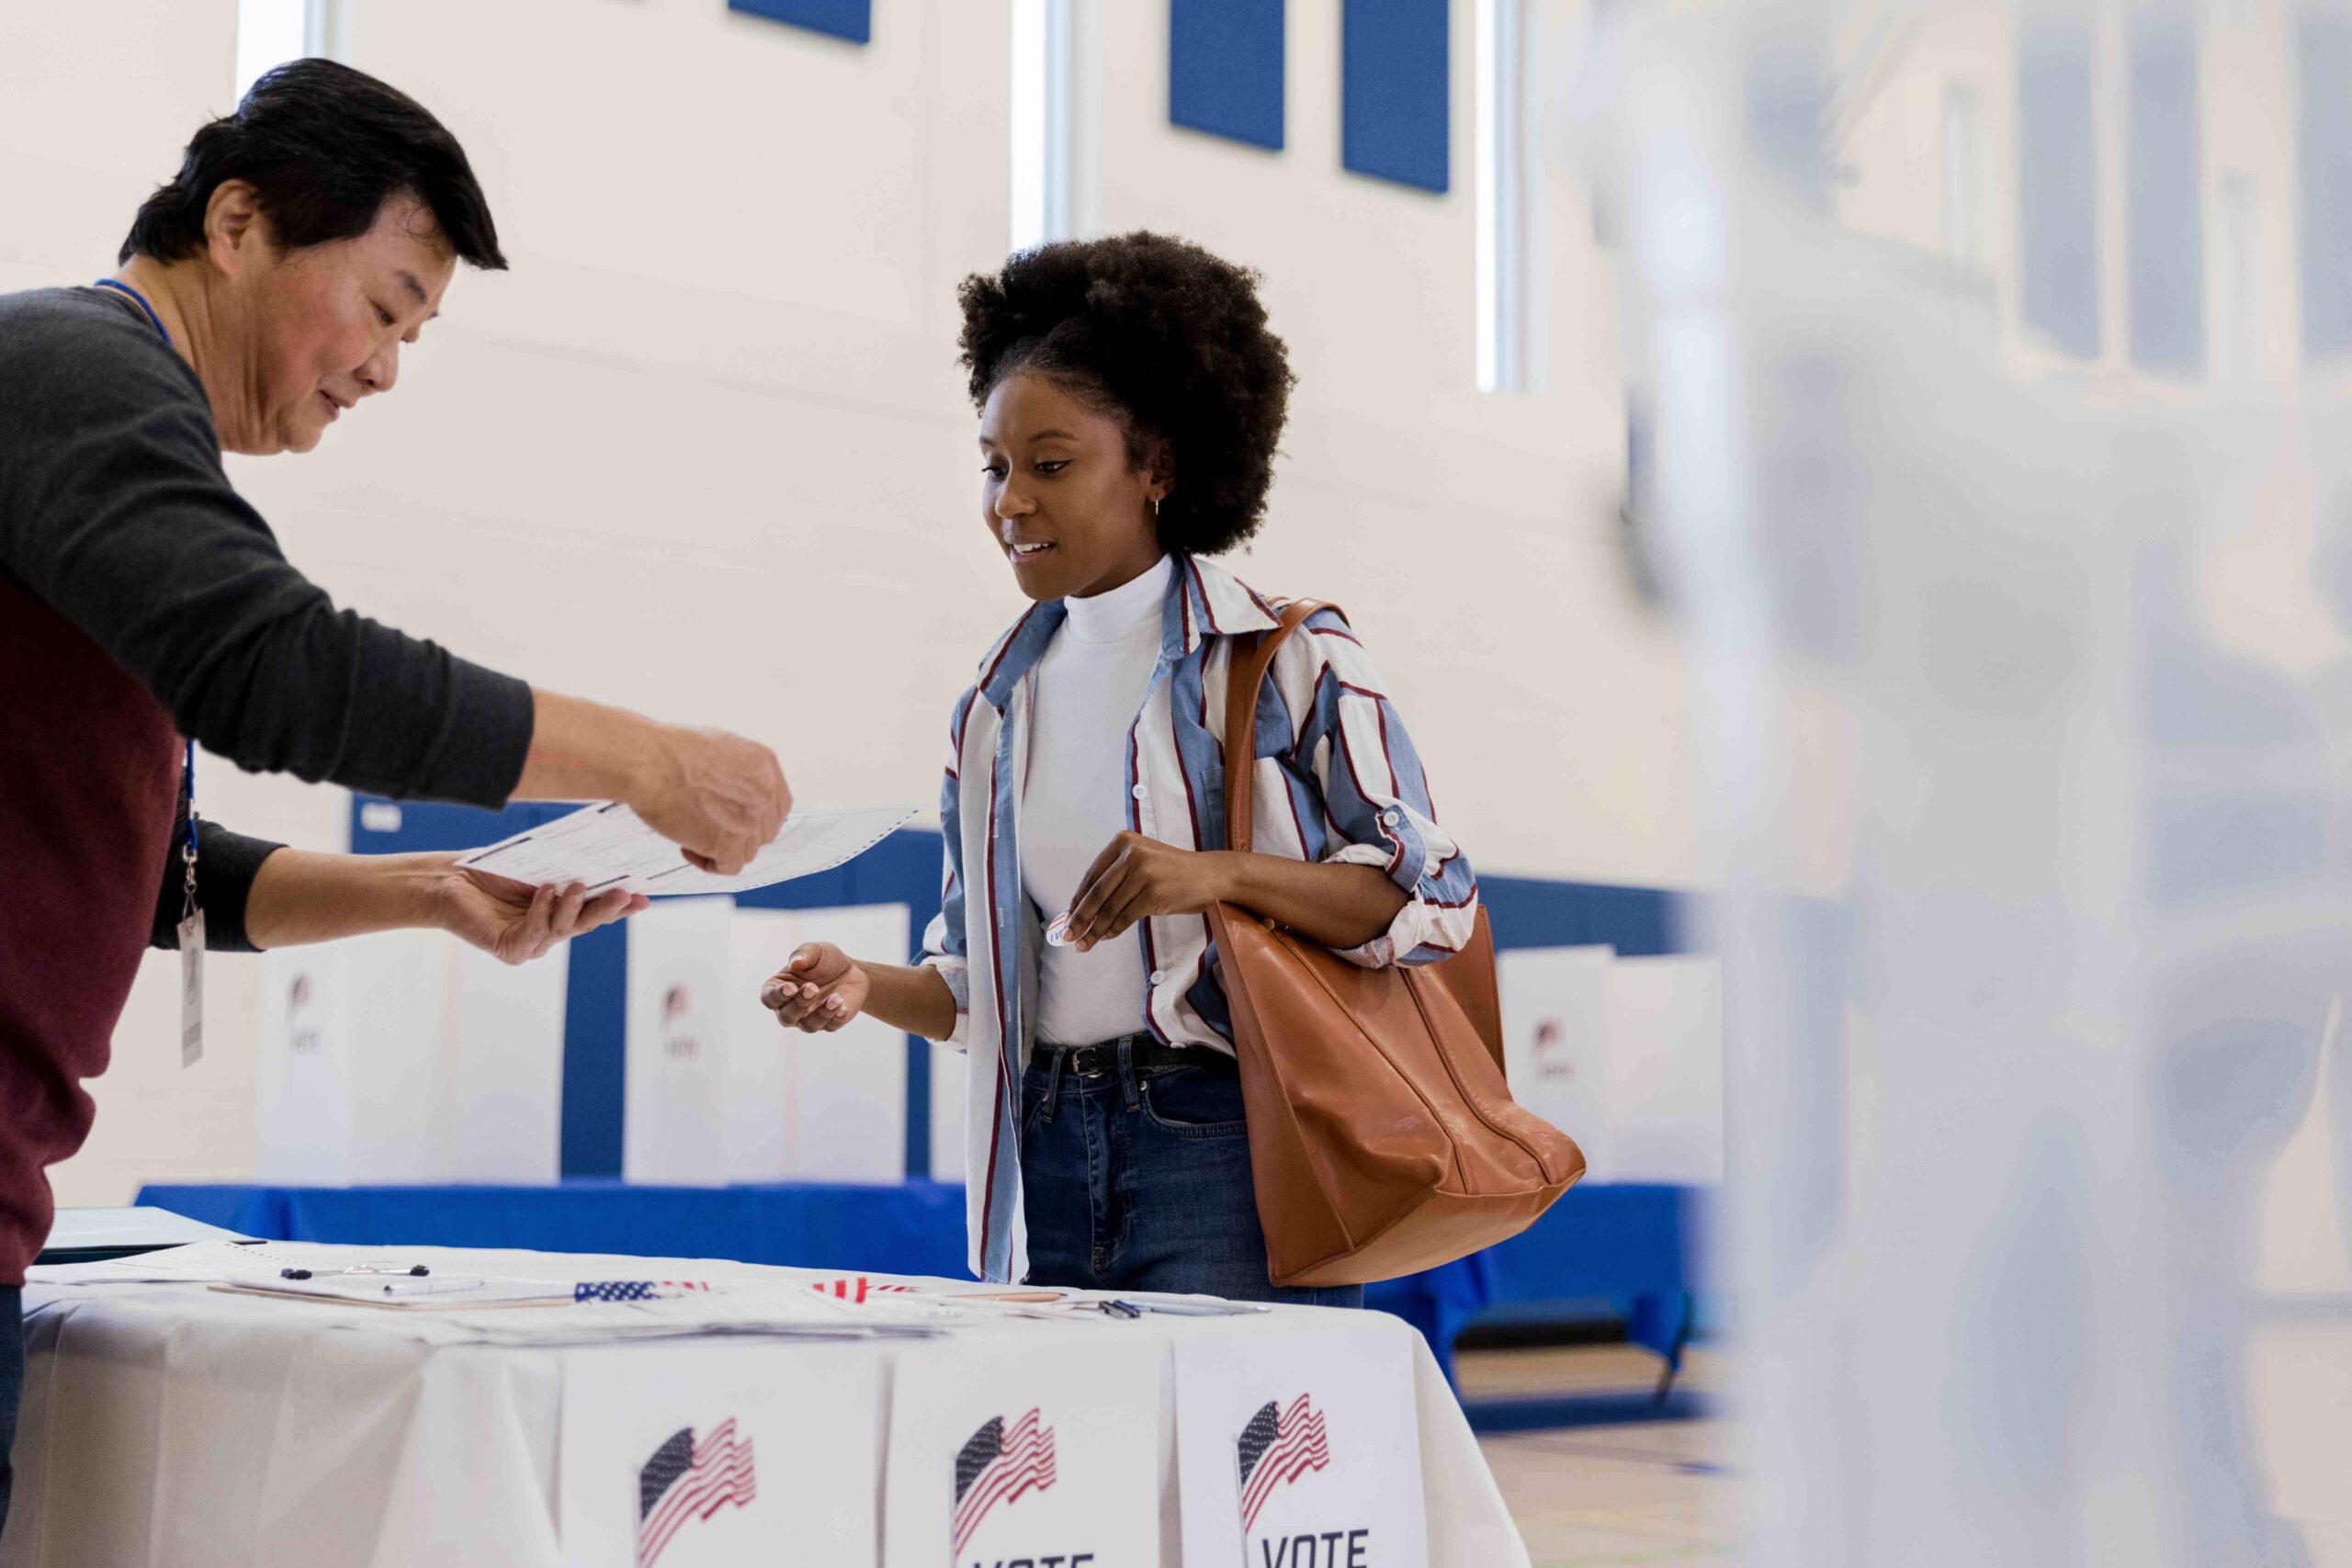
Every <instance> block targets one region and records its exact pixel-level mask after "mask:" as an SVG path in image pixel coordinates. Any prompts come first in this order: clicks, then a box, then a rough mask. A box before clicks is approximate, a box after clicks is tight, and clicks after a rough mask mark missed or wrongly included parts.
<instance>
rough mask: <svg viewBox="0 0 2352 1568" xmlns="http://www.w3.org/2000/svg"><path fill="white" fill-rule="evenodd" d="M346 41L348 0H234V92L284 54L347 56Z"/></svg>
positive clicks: (285, 57) (241, 92) (348, 37)
mask: <svg viewBox="0 0 2352 1568" xmlns="http://www.w3.org/2000/svg"><path fill="white" fill-rule="evenodd" d="M350 42H351V0H237V96H238V97H240V98H242V97H243V96H245V89H246V88H248V87H250V86H252V85H254V82H255V81H256V80H258V79H259V78H260V76H261V75H262V73H264V72H266V71H268V70H269V69H270V68H271V67H273V66H277V65H283V64H285V63H286V62H288V61H289V60H301V59H305V58H307V57H308V56H311V55H314V54H321V55H324V56H326V57H327V58H328V59H330V60H348V59H349V58H350V57H351V48H350Z"/></svg>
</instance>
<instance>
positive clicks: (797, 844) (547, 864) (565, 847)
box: [458, 801, 920, 897]
mask: <svg viewBox="0 0 2352 1568" xmlns="http://www.w3.org/2000/svg"><path fill="white" fill-rule="evenodd" d="M918 809H920V808H919V807H912V806H881V807H863V808H859V809H855V810H834V811H825V810H799V811H795V812H794V813H793V814H792V815H791V817H790V818H787V819H786V822H785V824H784V831H783V832H781V833H779V834H777V835H776V839H775V842H774V843H772V844H770V845H768V847H767V848H765V849H763V850H762V851H761V852H759V853H758V854H756V855H754V856H753V857H752V863H751V864H749V865H747V866H745V867H744V868H743V869H742V870H741V871H740V872H738V873H737V874H734V875H733V876H720V875H718V874H715V873H712V872H707V871H701V870H698V869H696V868H695V866H693V865H691V864H689V863H687V862H686V860H685V859H684V856H683V855H681V854H680V853H679V851H678V846H677V845H675V844H673V843H672V842H671V841H670V840H667V839H665V838H663V837H662V835H661V834H659V833H657V832H655V831H654V830H653V829H650V828H649V827H647V826H646V825H645V824H644V822H643V821H641V820H640V819H639V817H638V815H637V813H636V812H634V811H632V810H630V809H629V808H628V807H626V806H623V805H621V804H620V803H619V802H617V801H605V802H604V803H602V804H601V805H596V806H590V807H583V808H582V809H581V810H578V811H575V812H573V813H572V814H571V816H569V817H560V818H557V819H556V820H555V821H553V822H548V823H545V824H542V825H541V826H539V827H537V828H534V829H531V830H530V831H528V832H526V833H517V834H515V836H514V837H513V838H511V839H507V840H503V841H502V842H500V843H495V844H492V845H491V846H490V847H489V848H488V849H485V850H476V851H475V852H473V853H471V854H469V855H468V856H466V857H465V858H464V859H462V860H460V861H459V862H458V864H459V865H462V866H465V867H467V868H469V870H474V871H486V872H490V873H492V874H495V875H499V876H511V877H513V878H514V879H515V881H517V882H527V883H530V884H532V885H533V886H546V885H548V884H550V883H553V884H562V883H571V882H577V883H580V884H582V886H585V887H586V888H587V889H588V891H589V893H590V894H591V895H592V896H593V895H594V894H598V893H610V892H615V891H618V892H623V893H643V894H645V895H647V896H649V897H673V896H678V895H684V894H690V893H749V892H751V891H752V889H753V888H757V887H766V886H772V885H774V884H775V883H778V882H789V881H791V880H792V879H793V878H795V877H798V876H814V875H816V874H818V873H819V872H820V871H831V870H832V869H833V867H835V866H837V865H842V864H844V863H847V862H850V861H854V860H855V859H856V858H857V857H858V856H860V855H862V854H864V853H865V852H866V851H868V850H870V849H872V848H873V847H874V846H875V845H876V844H878V843H880V842H881V841H882V840H885V839H887V838H888V837H889V836H890V835H891V834H892V833H894V832H896V831H898V830H899V829H900V828H902V827H904V826H906V824H907V821H908V819H909V818H912V817H913V816H914V814H915V812H916V811H917V810H918Z"/></svg>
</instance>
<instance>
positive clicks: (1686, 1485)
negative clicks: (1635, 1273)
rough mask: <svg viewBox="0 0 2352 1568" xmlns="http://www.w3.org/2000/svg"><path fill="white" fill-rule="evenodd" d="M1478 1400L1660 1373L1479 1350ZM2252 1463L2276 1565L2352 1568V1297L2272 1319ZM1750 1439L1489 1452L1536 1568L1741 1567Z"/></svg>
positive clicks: (1707, 1371)
mask: <svg viewBox="0 0 2352 1568" xmlns="http://www.w3.org/2000/svg"><path fill="white" fill-rule="evenodd" d="M1456 1365H1457V1368H1458V1371H1459V1376H1460V1380H1461V1382H1462V1386H1463V1393H1464V1396H1465V1397H1466V1398H1467V1399H1468V1400H1469V1401H1471V1402H1472V1403H1473V1404H1476V1403H1478V1402H1480V1401H1504V1400H1511V1399H1531V1398H1543V1397H1561V1396H1590V1395H1611V1394H1624V1393H1633V1392H1635V1391H1642V1390H1647V1389H1649V1388H1650V1387H1652V1385H1653V1384H1654V1383H1655V1382H1656V1380H1657V1360H1656V1359H1654V1358H1652V1357H1651V1356H1650V1355H1649V1354H1648V1353H1647V1352H1645V1351H1642V1350H1636V1349H1632V1348H1627V1347H1624V1346H1622V1345H1600V1346H1589V1347H1578V1348H1542V1349H1520V1350H1480V1351H1469V1352H1464V1354H1463V1355H1462V1356H1461V1357H1460V1358H1458V1359H1457V1362H1456ZM1727 1370H1728V1367H1727V1363H1726V1361H1725V1359H1724V1355H1723V1353H1722V1352H1720V1351H1712V1352H1711V1351H1709V1350H1707V1349H1705V1348H1696V1349H1694V1350H1693V1351H1692V1352H1691V1364H1690V1366H1689V1369H1688V1371H1686V1373H1685V1374H1684V1382H1683V1386H1684V1387H1686V1388H1689V1389H1691V1390H1692V1391H1693V1392H1695V1393H1701V1394H1704V1393H1709V1392H1711V1391H1720V1390H1721V1389H1722V1387H1723V1386H1724V1379H1725V1374H1726V1371H1727ZM2238 1370H2239V1374H2240V1382H2239V1387H2240V1389H2241V1393H2242V1397H2243V1401H2244V1403H2243V1418H2244V1420H2245V1432H2246V1436H2247V1450H2246V1452H2245V1456H2244V1457H2245V1461H2246V1462H2247V1464H2248V1465H2249V1466H2250V1467H2251V1471H2252V1475H2251V1478H2250V1479H2251V1480H2252V1482H2253V1483H2254V1485H2255V1487H2256V1491H2257V1493H2258V1495H2259V1502H2260V1506H2262V1508H2263V1510H2264V1513H2265V1514H2266V1515H2267V1522H2266V1523H2265V1525H2264V1527H2263V1528H2264V1529H2266V1530H2267V1532H2268V1536H2267V1539H2268V1542H2269V1544H2268V1546H2267V1548H2266V1552H2267V1560H2268V1561H2271V1562H2277V1563H2280V1564H2292V1565H2294V1568H2352V1488H2347V1487H2346V1484H2345V1476H2346V1461H2345V1455H2346V1451H2347V1447H2346V1445H2347V1439H2352V1297H2344V1298H2340V1299H2339V1298H2329V1299H2328V1300H2326V1301H2324V1302H2317V1303H2315V1304H2314V1303H2306V1304H2305V1305H2303V1306H2302V1307H2301V1308H2299V1309H2296V1310H2291V1311H2290V1310H2285V1309H2280V1310H2277V1311H2273V1312H2271V1313H2269V1314H2267V1316H2266V1318H2265V1319H2264V1320H2263V1321H2261V1322H2259V1323H2258V1324H2257V1325H2255V1326H2254V1328H2253V1330H2252V1332H2251V1333H2250V1334H2249V1335H2248V1336H2247V1337H2246V1338H2245V1341H2244V1342H2243V1343H2242V1344H2241V1345H2240V1347H2239V1359H2238ZM1736 1437H1737V1434H1736V1431H1735V1430H1734V1428H1733V1426H1732V1423H1731V1422H1730V1421H1728V1420H1726V1419H1722V1418H1703V1417H1702V1418H1699V1419H1692V1420H1681V1421H1657V1422H1645V1423H1639V1424H1625V1425H1614V1426H1579V1427H1554V1428H1550V1429H1546V1430H1538V1431H1520V1432H1508V1433H1498V1434H1495V1435H1491V1436H1487V1437H1486V1438H1482V1439H1481V1444H1480V1446H1481V1447H1482V1448H1483V1449H1484V1450H1486V1454H1487V1463H1488V1464H1489V1465H1490V1466H1491V1467H1492V1468H1493V1470H1494V1473H1495V1480H1496V1481H1497V1483H1498V1484H1499V1485H1500V1486H1501V1488H1502V1493H1503V1498H1504V1500H1505V1502H1507V1503H1508V1504H1509V1505H1510V1510H1511V1515H1512V1517H1514V1518H1516V1519H1517V1520H1518V1521H1519V1526H1520V1531H1521V1535H1522V1536H1524V1538H1525V1539H1526V1541H1527V1550H1528V1555H1529V1557H1530V1559H1531V1561H1532V1562H1533V1564H1534V1568H1632V1565H1634V1564H1650V1563H1671V1564H1676V1565H1678V1568H1730V1565H1731V1564H1733V1563H1734V1562H1736V1561H1737V1559H1738V1540H1739V1513H1740V1504H1741V1495H1740V1488H1741V1483H1740V1480H1739V1475H1738V1464H1739V1459H1738V1453H1737V1444H1736Z"/></svg>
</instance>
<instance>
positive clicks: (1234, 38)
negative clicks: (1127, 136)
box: [1168, 0, 1283, 152]
mask: <svg viewBox="0 0 2352 1568" xmlns="http://www.w3.org/2000/svg"><path fill="white" fill-rule="evenodd" d="M1168 118H1170V120H1173V121H1174V122H1175V123H1176V124H1178V125H1182V126H1186V127H1189V128H1191V129H1192V130H1205V131H1208V132H1209V133H1210V134H1212V135H1215V136H1227V137H1231V138H1232V139H1233V140H1234V141H1247V142H1250V143H1251V144H1253V145H1255V146H1259V147H1268V148H1272V150H1274V151H1275V152H1280V151H1282V145H1283V0H1169V6H1168Z"/></svg>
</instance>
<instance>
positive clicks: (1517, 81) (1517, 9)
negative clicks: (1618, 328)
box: [1473, 0, 1534, 392]
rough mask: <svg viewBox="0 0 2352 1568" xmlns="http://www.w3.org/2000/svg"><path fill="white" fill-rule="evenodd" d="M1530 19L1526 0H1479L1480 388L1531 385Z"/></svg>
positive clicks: (1491, 389) (1512, 389) (1509, 389)
mask: <svg viewBox="0 0 2352 1568" xmlns="http://www.w3.org/2000/svg"><path fill="white" fill-rule="evenodd" d="M1527 36H1528V34H1527V18H1526V14H1525V10H1524V7H1523V6H1522V4H1521V0H1478V12H1477V20H1476V39H1475V41H1474V44H1473V47H1474V49H1475V50H1476V55H1477V119H1478V136H1477V171H1476V179H1477V203H1476V205H1477V214H1476V222H1477V236H1478V237H1477V254H1476V266H1477V273H1478V277H1477V333H1478V355H1477V358H1478V389H1479V390H1480V391H1482V392H1527V391H1531V390H1532V389H1533V386H1534V374H1533V371H1534V367H1533V365H1532V350H1533V342H1534V331H1533V325H1532V317H1533V314H1534V311H1533V303H1534V300H1533V293H1532V288H1531V282H1530V280H1531V277H1532V273H1533V271H1534V267H1533V265H1532V263H1533V258H1532V251H1533V239H1534V236H1533V232H1532V231H1533V223H1532V212H1533V207H1534V201H1533V195H1532V182H1531V180H1530V178H1529V171H1528V162H1529V159H1528V150H1529V148H1530V147H1531V146H1532V145H1533V134H1532V133H1533V127H1532V124H1531V123H1530V116H1529V113H1528V107H1527V106H1528V97H1527V79H1528V71H1527V50H1526V42H1527Z"/></svg>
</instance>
